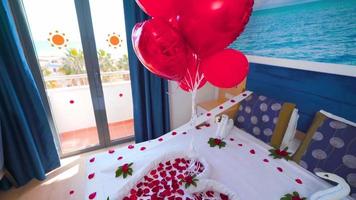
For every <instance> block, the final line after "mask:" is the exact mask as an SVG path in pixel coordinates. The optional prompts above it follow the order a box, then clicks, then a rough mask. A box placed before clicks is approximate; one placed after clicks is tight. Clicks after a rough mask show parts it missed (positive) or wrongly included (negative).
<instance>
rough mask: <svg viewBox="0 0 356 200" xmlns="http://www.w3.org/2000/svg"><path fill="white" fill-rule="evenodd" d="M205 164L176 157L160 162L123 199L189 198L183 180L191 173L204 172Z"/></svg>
mask: <svg viewBox="0 0 356 200" xmlns="http://www.w3.org/2000/svg"><path fill="white" fill-rule="evenodd" d="M204 169H205V167H204V165H203V164H202V163H201V162H199V161H195V162H194V164H193V163H192V161H191V160H190V159H187V158H175V159H170V160H166V161H164V162H160V163H159V164H158V165H157V167H156V168H154V169H151V170H150V171H149V172H148V173H147V174H146V175H144V176H143V178H142V179H141V180H139V181H138V183H136V184H135V187H133V188H132V189H131V190H130V193H129V194H127V195H126V196H125V197H124V198H123V199H124V200H129V199H136V198H139V199H140V198H145V197H151V199H187V198H186V197H187V194H186V192H185V191H184V185H183V183H182V182H181V180H182V179H183V178H184V177H185V176H187V175H188V174H190V173H193V172H194V173H197V174H199V173H202V172H203V171H204Z"/></svg>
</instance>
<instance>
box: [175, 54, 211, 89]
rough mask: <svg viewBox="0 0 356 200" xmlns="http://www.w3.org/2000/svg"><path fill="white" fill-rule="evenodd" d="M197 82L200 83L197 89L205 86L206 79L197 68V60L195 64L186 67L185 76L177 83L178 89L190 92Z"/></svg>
mask: <svg viewBox="0 0 356 200" xmlns="http://www.w3.org/2000/svg"><path fill="white" fill-rule="evenodd" d="M199 81H200V83H199V86H198V88H197V89H200V88H201V87H203V86H204V85H205V83H206V79H205V77H204V76H203V73H202V72H201V70H200V68H199V62H198V59H195V62H194V63H192V64H190V65H189V66H188V67H187V69H186V73H185V76H184V77H183V78H182V80H180V81H179V87H180V88H181V89H183V90H184V91H187V92H192V91H193V89H194V87H195V86H197V84H198V82H199Z"/></svg>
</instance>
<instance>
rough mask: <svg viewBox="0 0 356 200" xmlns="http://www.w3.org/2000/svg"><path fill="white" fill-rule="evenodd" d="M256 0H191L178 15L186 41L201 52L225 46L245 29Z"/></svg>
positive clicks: (210, 52)
mask: <svg viewBox="0 0 356 200" xmlns="http://www.w3.org/2000/svg"><path fill="white" fill-rule="evenodd" d="M252 7H253V0H191V1H189V2H188V3H187V5H185V7H184V9H183V10H182V11H181V12H180V14H179V16H178V17H177V23H178V26H179V29H180V31H181V32H182V34H183V36H184V38H185V39H186V41H187V42H188V43H189V44H190V46H191V48H192V49H193V50H194V51H195V52H196V53H197V54H198V55H200V56H202V57H206V56H209V55H212V54H213V53H215V52H217V51H220V50H222V49H224V48H226V47H227V46H228V45H229V44H231V43H232V42H233V41H234V40H235V39H236V38H237V37H238V36H239V35H240V34H241V33H242V31H243V30H244V28H245V25H246V24H247V22H248V20H249V18H250V15H251V12H252Z"/></svg>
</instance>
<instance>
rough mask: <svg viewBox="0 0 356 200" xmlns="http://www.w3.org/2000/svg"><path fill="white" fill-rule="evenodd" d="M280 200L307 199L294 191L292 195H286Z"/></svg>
mask: <svg viewBox="0 0 356 200" xmlns="http://www.w3.org/2000/svg"><path fill="white" fill-rule="evenodd" d="M280 200H307V198H306V197H300V195H299V193H298V192H296V191H294V192H292V193H291V194H285V195H284V196H283V197H281V199H280Z"/></svg>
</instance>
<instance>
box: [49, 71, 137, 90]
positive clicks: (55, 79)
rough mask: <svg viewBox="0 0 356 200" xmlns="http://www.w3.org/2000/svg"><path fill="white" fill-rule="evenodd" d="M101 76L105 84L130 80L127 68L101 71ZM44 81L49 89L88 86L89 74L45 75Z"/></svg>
mask: <svg viewBox="0 0 356 200" xmlns="http://www.w3.org/2000/svg"><path fill="white" fill-rule="evenodd" d="M100 76H101V81H102V83H103V84H106V83H119V82H124V81H129V80H130V72H129V71H126V70H123V71H116V72H103V73H100ZM44 81H45V83H46V87H47V89H55V88H67V87H76V86H87V85H88V76H87V75H86V74H71V75H53V76H45V77H44Z"/></svg>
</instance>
